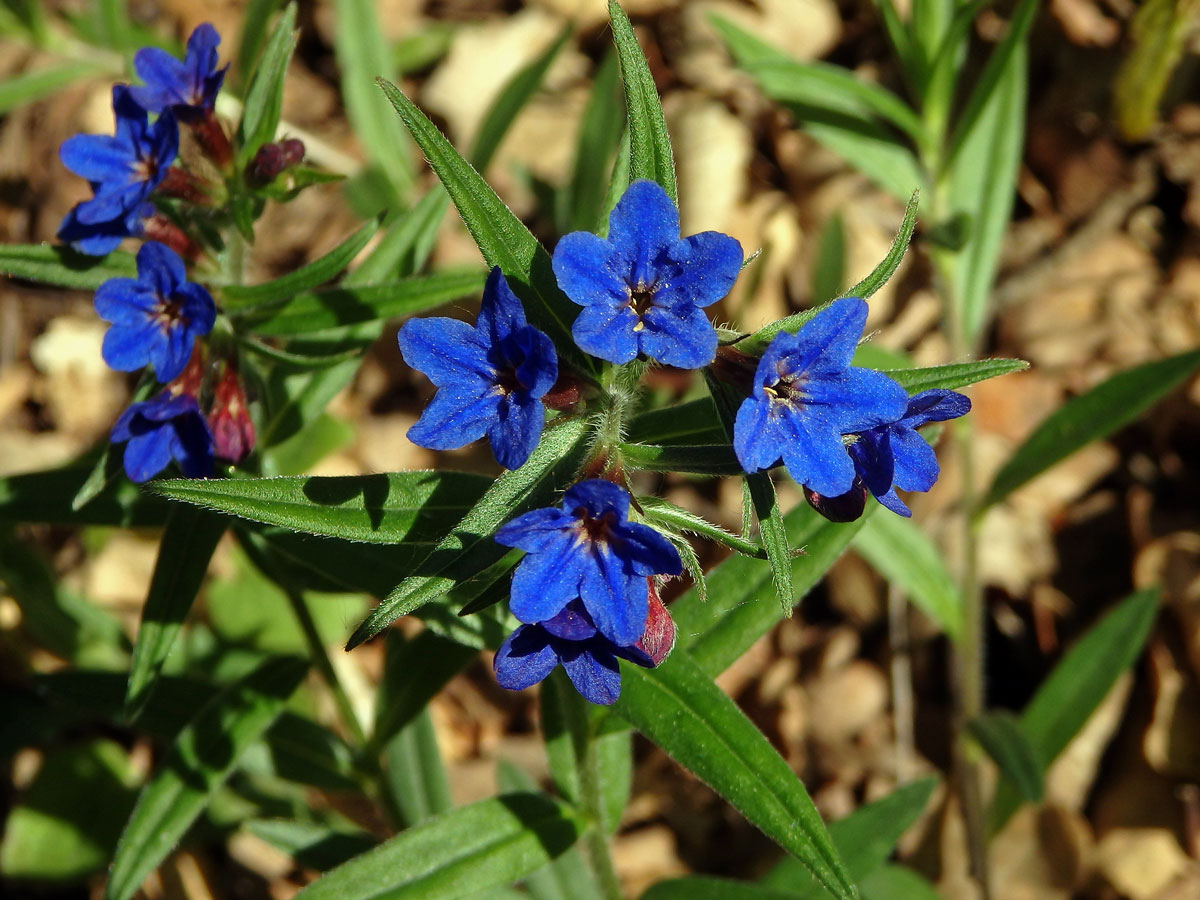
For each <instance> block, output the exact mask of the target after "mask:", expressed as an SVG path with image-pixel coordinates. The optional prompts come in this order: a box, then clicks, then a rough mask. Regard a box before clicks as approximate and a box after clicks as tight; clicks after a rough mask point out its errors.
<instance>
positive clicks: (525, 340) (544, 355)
mask: <svg viewBox="0 0 1200 900" xmlns="http://www.w3.org/2000/svg"><path fill="white" fill-rule="evenodd" d="M503 351H504V353H505V355H506V356H507V357H508V359H509V360H510V362H511V364H513V365H515V366H516V375H517V381H519V382H520V383H521V384H523V385H525V389H526V391H527V392H528V394H529V396H531V397H535V398H537V397H543V396H545V394H546V392H547V391H549V390H550V388H552V387H554V382H556V381H557V380H558V354H557V353H556V352H555V350H554V342H553V341H552V340H550V338H549V337H547V336H546V335H545V334H543V333H542V332H540V331H538V330H537V329H536V328H534V327H533V326H531V325H526V326H525V327H524V328H520V329H518V330H517V331H516V332H514V333H513V334H511V335H509V336H508V337H507V338H506V339H505V341H504V347H503Z"/></svg>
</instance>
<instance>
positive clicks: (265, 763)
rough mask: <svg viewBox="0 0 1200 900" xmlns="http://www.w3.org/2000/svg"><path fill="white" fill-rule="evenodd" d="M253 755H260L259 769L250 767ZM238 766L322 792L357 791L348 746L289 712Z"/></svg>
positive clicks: (282, 716) (253, 747)
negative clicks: (308, 786)
mask: <svg viewBox="0 0 1200 900" xmlns="http://www.w3.org/2000/svg"><path fill="white" fill-rule="evenodd" d="M256 751H261V756H260V758H259V762H260V763H261V767H256V765H252V764H251V757H253V756H257V755H258V754H256ZM241 766H242V768H243V769H245V770H246V771H248V772H254V771H259V770H260V769H261V771H262V772H264V773H265V774H268V775H271V776H273V777H275V778H282V779H283V780H285V781H293V782H296V783H297V784H307V785H311V786H313V787H316V788H321V789H322V790H326V791H357V790H360V789H361V784H360V781H359V779H358V778H357V776H356V772H355V768H354V751H353V750H351V749H350V747H349V745H347V744H346V742H345V741H343V740H342V739H341V738H340V737H338V736H337V735H336V734H334V733H333V732H332V731H330V730H329V729H328V728H325V727H323V726H321V725H318V724H317V723H316V722H314V721H312V719H306V718H304V717H303V716H300V715H297V714H295V713H292V712H284V713H282V714H281V715H280V716H279V718H277V719H276V720H275V722H274V723H273V724H272V725H271V727H270V728H268V729H267V733H266V735H264V736H263V738H262V739H261V740H260V741H258V742H256V743H255V744H252V745H251V747H250V748H249V749H248V750H247V751H246V753H245V755H244V756H243V757H242V763H241Z"/></svg>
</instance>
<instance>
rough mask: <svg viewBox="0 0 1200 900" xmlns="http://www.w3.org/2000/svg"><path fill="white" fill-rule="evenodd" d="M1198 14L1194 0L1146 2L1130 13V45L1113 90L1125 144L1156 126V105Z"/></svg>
mask: <svg viewBox="0 0 1200 900" xmlns="http://www.w3.org/2000/svg"><path fill="white" fill-rule="evenodd" d="M1196 11H1197V10H1196V4H1195V3H1194V2H1192V0H1148V2H1146V3H1143V4H1141V5H1140V6H1138V8H1137V12H1135V13H1134V14H1133V19H1132V20H1131V21H1130V24H1129V34H1130V37H1131V38H1132V39H1133V46H1132V47H1131V48H1130V50H1129V53H1128V55H1127V56H1126V57H1125V59H1124V60H1123V61H1122V63H1121V68H1120V69H1118V70H1117V77H1116V79H1115V83H1114V90H1113V100H1114V104H1113V105H1114V107H1115V110H1116V114H1117V124H1118V126H1119V127H1120V129H1121V134H1122V136H1123V137H1124V138H1125V139H1126V140H1128V141H1140V140H1143V139H1144V138H1146V137H1148V136H1149V134H1150V132H1151V130H1152V129H1153V128H1154V123H1155V121H1156V120H1157V119H1158V104H1159V102H1160V101H1161V100H1162V97H1163V94H1164V93H1165V91H1166V88H1167V83H1168V81H1169V80H1170V78H1171V73H1172V72H1173V71H1175V68H1176V67H1177V66H1178V65H1179V63H1180V61H1181V60H1182V59H1183V54H1184V51H1185V49H1186V48H1187V40H1188V37H1189V35H1190V34H1191V33H1192V30H1193V28H1194V27H1195V21H1196Z"/></svg>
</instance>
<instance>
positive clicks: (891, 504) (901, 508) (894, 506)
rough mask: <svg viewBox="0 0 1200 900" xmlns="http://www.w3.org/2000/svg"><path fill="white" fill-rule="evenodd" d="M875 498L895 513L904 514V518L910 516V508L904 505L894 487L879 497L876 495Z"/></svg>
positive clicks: (909, 517)
mask: <svg viewBox="0 0 1200 900" xmlns="http://www.w3.org/2000/svg"><path fill="white" fill-rule="evenodd" d="M875 499H876V500H878V501H879V502H880V504H882V505H883V506H884V507H886V508H887V509H890V510H891V511H892V512H894V513H895V514H896V515H898V516H904V518H906V519H911V518H912V510H911V509H909V508H908V507H907V506H906V505H905V503H904V501H903V500H901V499H900V498H899V497H898V496H897V495H896V490H895V488H893V489H892V490H890V491H888V492H887V493H886V494H883V495H882V496H880V497H876V498H875Z"/></svg>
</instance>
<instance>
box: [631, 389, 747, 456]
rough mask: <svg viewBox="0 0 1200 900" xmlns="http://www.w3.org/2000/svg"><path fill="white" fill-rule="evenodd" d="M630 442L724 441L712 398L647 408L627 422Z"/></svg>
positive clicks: (711, 442) (705, 442) (717, 442)
mask: <svg viewBox="0 0 1200 900" xmlns="http://www.w3.org/2000/svg"><path fill="white" fill-rule="evenodd" d="M627 437H628V439H629V440H630V441H631V442H637V443H642V444H667V443H670V444H720V443H726V442H728V437H727V435H726V433H725V426H723V425H722V424H721V420H720V419H718V418H717V409H716V407H715V406H713V402H712V398H711V397H708V396H705V397H701V398H699V399H697V400H689V401H687V402H686V403H680V404H678V405H676V406H667V407H662V408H658V409H648V410H645V411H644V412H641V413H639V414H638V415H636V416H635V417H634V418H633V420H632V421H631V422H630V423H629V430H628V434H627Z"/></svg>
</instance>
